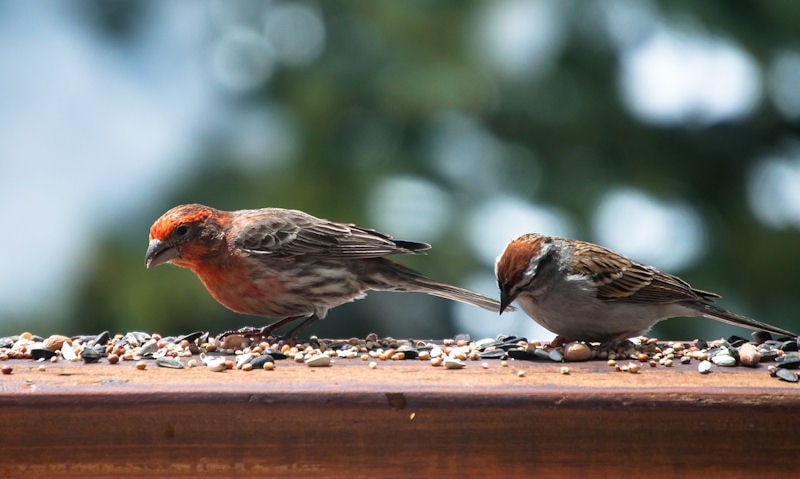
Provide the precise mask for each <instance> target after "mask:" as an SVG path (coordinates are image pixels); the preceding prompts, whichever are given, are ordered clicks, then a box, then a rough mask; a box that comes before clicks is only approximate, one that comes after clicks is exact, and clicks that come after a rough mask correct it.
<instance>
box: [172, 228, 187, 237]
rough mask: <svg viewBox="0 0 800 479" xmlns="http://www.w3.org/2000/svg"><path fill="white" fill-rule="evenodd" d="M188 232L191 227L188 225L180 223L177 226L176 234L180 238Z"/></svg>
mask: <svg viewBox="0 0 800 479" xmlns="http://www.w3.org/2000/svg"><path fill="white" fill-rule="evenodd" d="M188 232H189V227H188V226H186V225H180V226H178V227H177V228H175V236H177V237H178V238H181V237H183V236H186V233H188Z"/></svg>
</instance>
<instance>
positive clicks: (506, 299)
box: [500, 288, 514, 314]
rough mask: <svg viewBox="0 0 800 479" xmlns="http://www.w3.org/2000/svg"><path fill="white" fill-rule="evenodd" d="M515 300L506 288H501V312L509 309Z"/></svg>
mask: <svg viewBox="0 0 800 479" xmlns="http://www.w3.org/2000/svg"><path fill="white" fill-rule="evenodd" d="M513 302H514V297H513V296H511V294H510V293H509V292H508V290H507V289H506V288H500V314H503V311H505V310H506V309H508V307H509V306H510V305H511V303H513Z"/></svg>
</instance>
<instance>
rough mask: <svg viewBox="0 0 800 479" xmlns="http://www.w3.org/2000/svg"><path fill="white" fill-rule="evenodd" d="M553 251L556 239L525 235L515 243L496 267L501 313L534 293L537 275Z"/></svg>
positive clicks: (512, 243) (508, 248) (506, 250)
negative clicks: (521, 296) (528, 292)
mask: <svg viewBox="0 0 800 479" xmlns="http://www.w3.org/2000/svg"><path fill="white" fill-rule="evenodd" d="M552 248H553V238H552V237H549V236H542V235H539V234H535V233H533V234H526V235H522V236H520V237H519V238H516V239H514V240H512V241H511V242H510V243H508V246H506V249H505V251H503V254H502V255H500V257H499V258H498V259H497V262H496V263H495V266H494V272H495V276H497V285H498V286H499V287H500V313H501V314H502V313H503V311H505V310H506V308H508V306H509V305H510V304H511V303H512V302H514V300H515V299H517V296H519V294H520V293H521V292H522V291H525V290H527V289H531V282H532V281H533V280H534V278H535V277H536V271H537V270H538V268H539V265H540V264H541V262H542V261H543V260H545V259H546V258H547V257H548V256H549V255H550V253H551V252H552Z"/></svg>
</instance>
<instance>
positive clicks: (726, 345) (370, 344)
mask: <svg viewBox="0 0 800 479" xmlns="http://www.w3.org/2000/svg"><path fill="white" fill-rule="evenodd" d="M798 346H800V338H779V339H773V338H772V337H771V336H770V335H769V334H767V333H763V332H759V333H754V335H753V340H747V339H745V338H741V337H738V336H732V337H730V338H728V339H720V340H715V341H705V340H702V339H695V340H694V341H691V342H680V341H670V342H664V341H659V340H657V339H655V338H647V337H640V338H634V339H632V340H630V341H625V342H623V343H621V344H619V345H617V346H616V347H615V348H613V349H609V348H607V347H602V346H601V345H599V344H596V343H591V344H587V343H582V342H570V343H566V344H559V345H554V344H551V343H546V342H541V341H529V340H527V339H526V338H519V337H515V336H506V335H500V336H498V337H496V338H486V339H480V340H472V339H471V338H470V337H469V336H466V335H461V336H456V337H455V338H453V339H444V340H439V341H432V340H410V339H394V338H388V337H387V338H379V337H378V336H377V335H376V334H374V333H373V334H370V335H368V336H367V337H366V338H363V339H361V338H351V339H344V340H341V339H320V338H317V337H315V336H312V337H311V338H310V339H309V340H307V341H304V342H303V341H301V342H296V341H291V342H286V341H283V340H272V341H267V340H265V341H260V342H257V341H251V340H250V339H248V338H245V337H243V336H240V335H237V334H233V335H229V336H227V337H225V338H223V339H218V338H215V337H212V336H210V335H209V333H208V332H202V331H197V332H194V333H191V334H186V335H183V336H161V335H160V334H157V333H153V334H148V333H143V332H129V333H125V334H116V335H114V336H111V335H110V334H109V332H108V331H104V332H102V333H100V334H98V335H93V336H73V337H67V336H63V335H57V334H54V335H52V336H49V337H47V338H43V337H39V336H36V335H33V334H31V333H29V332H25V333H22V334H19V335H15V336H9V337H4V338H0V361H4V360H8V359H30V360H35V361H39V362H42V363H44V362H46V361H50V362H52V363H56V362H59V361H75V362H78V361H83V362H85V363H96V362H99V361H106V362H108V363H109V364H117V363H119V362H120V361H135V362H136V367H137V368H138V369H146V368H147V367H148V365H149V364H153V363H155V365H156V366H159V367H165V368H175V369H183V368H192V367H199V366H204V367H206V368H208V369H209V370H211V371H217V372H222V371H225V370H228V369H241V370H244V371H251V370H253V369H264V370H267V371H269V370H272V369H274V368H275V367H276V366H275V363H276V361H280V360H288V361H296V362H301V363H305V364H306V365H308V366H309V367H322V366H331V365H332V364H333V363H334V361H336V360H353V361H364V362H367V363H368V366H369V367H370V368H372V369H374V368H376V367H377V364H378V361H402V360H417V361H427V362H429V363H430V365H431V366H434V367H444V368H447V369H461V368H464V367H466V366H467V364H468V363H469V362H478V361H481V362H480V366H481V367H482V368H484V369H486V368H488V367H489V362H488V360H497V361H500V365H501V366H508V364H509V360H521V361H552V362H559V363H561V362H575V361H591V360H596V361H606V362H607V364H608V366H609V367H611V368H614V370H616V371H620V372H628V373H639V372H640V371H641V370H642V369H643V368H644V367H653V368H655V367H671V366H672V365H673V364H675V363H676V362H679V363H680V364H684V365H685V364H692V363H697V370H698V372H699V373H701V374H708V373H710V372H712V371H713V369H714V367H715V366H716V367H736V366H743V367H756V366H758V365H759V364H760V363H767V364H768V367H767V371H768V372H769V374H770V375H771V376H773V377H777V378H779V379H781V380H783V381H787V382H792V383H796V382H798V376H797V374H796V373H795V372H794V371H792V370H793V369H798V368H800V352H798V349H800V348H798ZM39 368H40V369H44V368H45V366H44V364H42V365H40V366H39ZM0 371H2V373H3V374H11V373H12V372H13V368H12V367H11V366H8V365H6V366H3V367H1V368H0ZM569 372H570V370H569V367H567V366H563V367H561V369H560V373H561V374H569ZM518 373H519V375H520V376H523V375H524V374H525V373H524V371H519V372H518Z"/></svg>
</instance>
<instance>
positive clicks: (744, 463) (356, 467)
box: [0, 359, 800, 478]
mask: <svg viewBox="0 0 800 479" xmlns="http://www.w3.org/2000/svg"><path fill="white" fill-rule="evenodd" d="M487 362H488V363H489V368H488V369H483V368H481V367H480V362H468V366H467V367H466V368H465V369H462V370H446V369H444V368H441V367H438V368H434V367H431V366H430V364H429V363H427V362H424V361H416V360H406V361H381V362H378V367H377V368H376V369H370V368H369V367H368V366H367V363H366V362H363V361H360V360H344V359H339V360H336V361H335V364H334V365H333V366H332V367H328V368H309V367H307V366H306V365H304V364H298V363H294V362H291V361H288V360H285V361H279V362H277V368H276V369H275V370H274V371H263V370H257V371H250V372H245V371H239V370H228V371H225V372H222V373H215V372H211V371H209V370H208V369H207V368H205V367H198V368H192V369H184V370H173V369H165V368H158V367H156V365H155V362H154V361H150V362H148V368H147V369H146V370H143V371H140V370H137V369H136V368H135V367H134V364H133V363H132V362H126V363H121V364H118V365H109V364H105V363H102V362H101V363H99V364H92V365H85V364H83V363H69V362H64V361H62V362H59V363H57V364H50V363H47V362H45V363H36V362H34V361H23V360H9V361H4V362H2V365H3V366H11V367H13V369H14V370H13V373H12V374H10V375H2V376H0V417H2V431H3V433H2V434H3V438H2V443H0V464H2V466H0V477H15V478H16V477H87V476H91V477H201V476H209V477H245V476H246V477H287V476H296V477H309V474H310V475H311V477H316V476H320V477H348V478H357V477H399V476H410V477H500V476H502V477H562V478H563V477H581V476H584V477H623V476H627V477H681V476H687V477H703V476H705V475H708V474H715V475H716V474H724V476H721V477H744V476H750V477H753V476H755V475H758V476H762V477H766V476H768V475H771V474H781V475H782V476H784V477H789V476H786V474H793V472H791V471H796V470H797V466H798V465H800V446H798V433H799V432H800V413H798V411H800V409H799V408H798V407H799V406H800V386H798V385H797V384H789V383H785V382H781V381H778V380H777V379H775V378H771V377H770V376H769V374H768V373H767V370H766V367H765V366H761V367H759V368H755V369H746V368H741V367H739V368H718V367H716V368H715V369H714V372H713V373H711V374H709V375H701V374H699V373H698V372H697V369H696V368H697V364H696V362H694V363H693V364H691V365H688V366H686V365H676V366H675V367H672V368H665V367H657V368H650V367H648V366H647V365H644V366H643V367H642V370H641V372H640V373H639V374H630V373H621V372H615V371H614V369H613V368H610V367H608V366H607V365H606V363H605V362H604V361H590V362H583V363H569V364H567V366H568V367H569V368H570V374H568V375H563V374H560V372H559V370H560V368H561V366H562V364H557V363H548V362H527V361H511V362H510V366H509V367H501V366H500V361H498V360H491V361H487ZM40 364H43V365H44V366H45V369H46V370H45V371H39V370H38V369H37V368H38V366H39V365H40ZM518 371H524V372H525V375H524V376H522V377H520V376H518Z"/></svg>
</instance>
